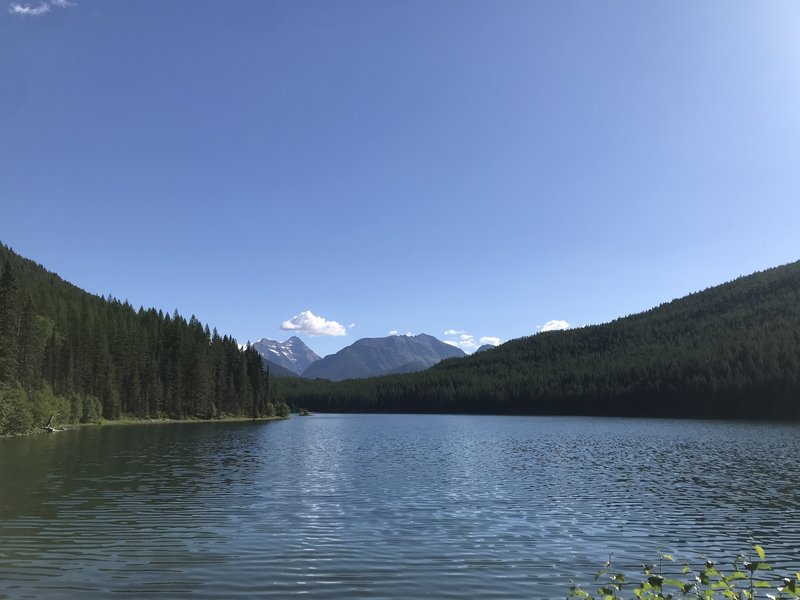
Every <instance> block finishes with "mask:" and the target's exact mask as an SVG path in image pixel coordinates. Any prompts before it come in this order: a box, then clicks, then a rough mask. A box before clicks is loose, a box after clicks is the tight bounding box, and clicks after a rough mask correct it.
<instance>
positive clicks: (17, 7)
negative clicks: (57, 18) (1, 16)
mask: <svg viewBox="0 0 800 600" xmlns="http://www.w3.org/2000/svg"><path fill="white" fill-rule="evenodd" d="M75 4H76V3H75V2H72V1H71V0H48V1H47V2H40V3H39V6H31V5H30V4H19V3H18V2H12V3H11V4H9V6H8V12H10V13H11V14H12V15H19V16H20V17H41V16H42V15H45V14H47V13H49V12H50V7H51V6H55V7H56V8H69V7H70V6H75Z"/></svg>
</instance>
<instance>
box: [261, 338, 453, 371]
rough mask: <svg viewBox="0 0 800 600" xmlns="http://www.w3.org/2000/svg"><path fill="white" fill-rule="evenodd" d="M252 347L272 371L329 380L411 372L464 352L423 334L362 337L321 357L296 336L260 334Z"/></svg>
mask: <svg viewBox="0 0 800 600" xmlns="http://www.w3.org/2000/svg"><path fill="white" fill-rule="evenodd" d="M253 348H255V350H256V351H257V352H258V353H259V354H260V355H261V357H262V359H263V360H264V363H265V366H266V365H269V366H270V372H271V373H272V374H274V375H278V376H292V375H302V376H303V377H309V378H311V379H317V378H319V379H330V380H331V381H340V380H342V379H355V378H363V377H374V376H377V375H389V374H396V373H412V372H414V371H422V370H424V369H427V368H429V367H432V366H433V365H435V364H436V363H438V362H440V361H442V360H444V359H445V358H453V357H458V356H465V353H464V351H463V350H461V349H460V348H456V347H454V346H451V345H449V344H446V343H444V342H442V341H441V340H438V339H437V338H435V337H433V336H431V335H426V334H419V335H415V336H408V335H392V336H388V337H382V338H363V339H360V340H357V341H356V342H354V343H353V344H351V345H350V346H347V347H346V348H343V349H342V350H340V351H339V352H337V353H335V354H331V355H329V356H326V357H324V358H320V357H319V356H317V354H315V353H314V351H312V350H311V349H310V348H309V347H308V346H306V345H305V343H303V341H302V340H300V339H299V338H297V337H291V338H289V339H288V340H286V341H285V342H277V341H275V340H270V339H267V338H263V339H261V340H259V341H258V342H256V343H255V344H253Z"/></svg>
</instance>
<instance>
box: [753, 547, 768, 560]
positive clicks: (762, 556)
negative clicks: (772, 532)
mask: <svg viewBox="0 0 800 600" xmlns="http://www.w3.org/2000/svg"><path fill="white" fill-rule="evenodd" d="M753 550H755V551H756V554H758V558H760V559H761V560H764V559H765V558H766V556H767V554H766V552H764V549H763V548H762V547H761V546H759V545H758V544H756V545H754V546H753Z"/></svg>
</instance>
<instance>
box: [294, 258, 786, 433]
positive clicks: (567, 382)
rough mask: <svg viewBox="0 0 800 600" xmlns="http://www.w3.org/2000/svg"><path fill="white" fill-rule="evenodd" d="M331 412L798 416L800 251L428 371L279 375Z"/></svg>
mask: <svg viewBox="0 0 800 600" xmlns="http://www.w3.org/2000/svg"><path fill="white" fill-rule="evenodd" d="M278 385H279V388H280V389H281V391H282V394H283V397H284V398H286V400H287V402H289V404H290V405H294V406H302V407H305V408H308V409H312V410H316V411H333V412H348V411H353V412H422V413H431V412H443V413H454V412H459V413H494V414H538V415H556V414H579V415H617V416H658V417H718V418H751V419H752V418H764V419H766V418H783V419H798V418H800V262H796V263H792V264H789V265H785V266H782V267H778V268H774V269H770V270H767V271H764V272H760V273H756V274H754V275H750V276H747V277H741V278H739V279H737V280H735V281H732V282H730V283H726V284H723V285H720V286H717V287H714V288H710V289H707V290H705V291H702V292H698V293H695V294H692V295H690V296H687V297H685V298H681V299H679V300H675V301H672V302H669V303H666V304H662V305H661V306H659V307H657V308H654V309H652V310H649V311H647V312H644V313H640V314H636V315H632V316H629V317H625V318H621V319H617V320H616V321H613V322H611V323H606V324H603V325H595V326H591V327H584V328H580V329H574V330H567V331H554V332H547V333H540V334H537V335H534V336H531V337H527V338H522V339H517V340H513V341H510V342H507V343H505V344H503V345H502V346H500V347H498V348H495V349H494V350H489V351H486V352H481V353H477V354H474V355H472V356H469V357H466V358H456V359H448V360H445V361H443V362H441V363H439V364H438V365H436V366H435V367H433V368H431V369H428V370H427V371H422V372H419V373H414V374H408V375H398V376H385V377H375V378H372V379H363V380H350V381H343V382H339V383H331V382H327V381H321V380H315V381H310V380H302V379H295V380H292V381H291V382H289V381H285V380H281V381H280V382H279V384H278Z"/></svg>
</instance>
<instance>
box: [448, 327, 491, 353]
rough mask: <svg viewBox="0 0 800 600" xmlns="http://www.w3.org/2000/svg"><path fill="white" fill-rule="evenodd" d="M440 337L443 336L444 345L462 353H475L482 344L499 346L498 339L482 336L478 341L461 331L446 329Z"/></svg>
mask: <svg viewBox="0 0 800 600" xmlns="http://www.w3.org/2000/svg"><path fill="white" fill-rule="evenodd" d="M442 335H444V336H445V338H444V339H443V340H442V341H443V342H444V343H445V344H450V345H451V346H455V347H456V348H461V349H462V350H463V351H464V352H475V350H477V349H478V348H479V347H480V346H482V345H484V344H491V345H493V346H497V345H498V344H500V338H499V337H495V336H483V337H481V338H480V340H476V339H475V336H474V335H472V334H470V333H467V332H466V331H465V330H463V329H448V330H446V331H445V332H444V333H443V334H442Z"/></svg>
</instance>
